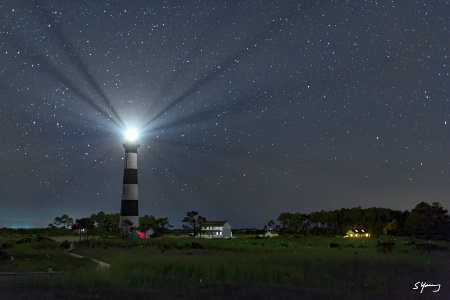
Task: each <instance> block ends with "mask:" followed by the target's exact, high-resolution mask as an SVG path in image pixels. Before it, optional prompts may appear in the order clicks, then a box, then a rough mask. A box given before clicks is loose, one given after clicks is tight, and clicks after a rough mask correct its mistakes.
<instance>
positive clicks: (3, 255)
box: [0, 250, 11, 260]
mask: <svg viewBox="0 0 450 300" xmlns="http://www.w3.org/2000/svg"><path fill="white" fill-rule="evenodd" d="M10 258H11V256H9V254H8V253H6V252H5V251H1V250H0V260H9V259H10Z"/></svg>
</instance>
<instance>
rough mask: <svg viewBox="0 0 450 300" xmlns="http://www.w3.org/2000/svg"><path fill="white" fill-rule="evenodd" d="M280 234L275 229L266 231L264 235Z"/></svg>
mask: <svg viewBox="0 0 450 300" xmlns="http://www.w3.org/2000/svg"><path fill="white" fill-rule="evenodd" d="M277 236H278V232H276V231H273V230H268V231H266V232H264V237H277Z"/></svg>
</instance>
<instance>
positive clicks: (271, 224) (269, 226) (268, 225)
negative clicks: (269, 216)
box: [267, 220, 275, 230]
mask: <svg viewBox="0 0 450 300" xmlns="http://www.w3.org/2000/svg"><path fill="white" fill-rule="evenodd" d="M274 226H275V221H274V220H270V221H269V222H268V223H267V227H268V228H269V230H273V227H274Z"/></svg>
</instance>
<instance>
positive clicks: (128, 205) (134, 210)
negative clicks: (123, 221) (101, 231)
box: [120, 200, 139, 216]
mask: <svg viewBox="0 0 450 300" xmlns="http://www.w3.org/2000/svg"><path fill="white" fill-rule="evenodd" d="M138 212H139V207H138V200H122V205H121V207H120V215H122V216H138V215H139V214H138Z"/></svg>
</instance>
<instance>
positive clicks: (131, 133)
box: [125, 129, 138, 141]
mask: <svg viewBox="0 0 450 300" xmlns="http://www.w3.org/2000/svg"><path fill="white" fill-rule="evenodd" d="M137 138H138V132H137V130H136V129H128V130H127V132H126V133H125V139H126V140H128V141H135V140H137Z"/></svg>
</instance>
